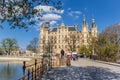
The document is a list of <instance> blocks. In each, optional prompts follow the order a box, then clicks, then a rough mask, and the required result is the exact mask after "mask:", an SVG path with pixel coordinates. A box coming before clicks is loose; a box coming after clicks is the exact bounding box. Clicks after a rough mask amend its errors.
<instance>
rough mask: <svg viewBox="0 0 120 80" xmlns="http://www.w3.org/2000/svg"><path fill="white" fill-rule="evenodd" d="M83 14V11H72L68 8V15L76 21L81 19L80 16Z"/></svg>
mask: <svg viewBox="0 0 120 80" xmlns="http://www.w3.org/2000/svg"><path fill="white" fill-rule="evenodd" d="M81 14H82V12H81V11H78V10H76V11H75V10H72V9H71V8H68V15H69V16H71V17H74V18H75V19H77V18H79V16H80V15H81Z"/></svg>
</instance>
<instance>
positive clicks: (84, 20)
mask: <svg viewBox="0 0 120 80" xmlns="http://www.w3.org/2000/svg"><path fill="white" fill-rule="evenodd" d="M83 24H86V18H85V15H83Z"/></svg>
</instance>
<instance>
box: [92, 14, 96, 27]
mask: <svg viewBox="0 0 120 80" xmlns="http://www.w3.org/2000/svg"><path fill="white" fill-rule="evenodd" d="M95 26H96V24H95V19H94V16H92V27H95Z"/></svg>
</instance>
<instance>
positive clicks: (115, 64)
mask: <svg viewBox="0 0 120 80" xmlns="http://www.w3.org/2000/svg"><path fill="white" fill-rule="evenodd" d="M95 61H96V62H98V63H103V64H108V65H112V66H117V67H120V64H117V63H112V62H105V61H99V60H95Z"/></svg>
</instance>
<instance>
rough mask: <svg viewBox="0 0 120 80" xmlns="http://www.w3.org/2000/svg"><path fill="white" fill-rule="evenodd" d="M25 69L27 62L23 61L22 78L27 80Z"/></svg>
mask: <svg viewBox="0 0 120 80" xmlns="http://www.w3.org/2000/svg"><path fill="white" fill-rule="evenodd" d="M25 69H26V62H25V61H24V62H23V78H22V80H25Z"/></svg>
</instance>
